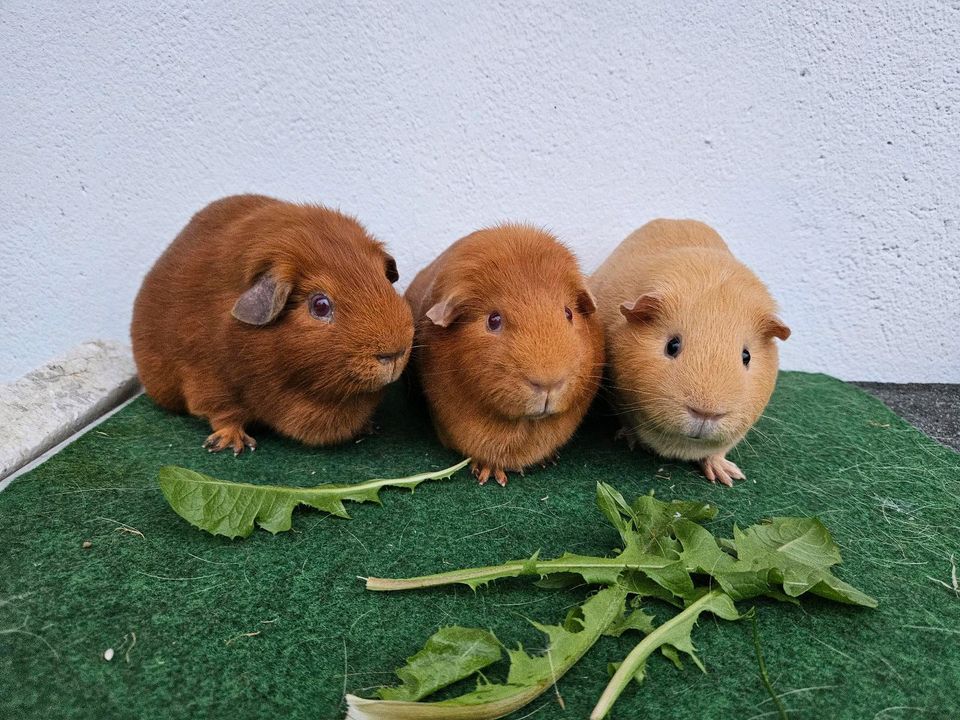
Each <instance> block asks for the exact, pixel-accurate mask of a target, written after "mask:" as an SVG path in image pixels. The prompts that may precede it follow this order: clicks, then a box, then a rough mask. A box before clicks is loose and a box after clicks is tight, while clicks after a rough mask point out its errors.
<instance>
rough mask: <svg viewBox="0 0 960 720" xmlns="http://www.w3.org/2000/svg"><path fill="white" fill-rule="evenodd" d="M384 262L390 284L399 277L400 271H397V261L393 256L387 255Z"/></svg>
mask: <svg viewBox="0 0 960 720" xmlns="http://www.w3.org/2000/svg"><path fill="white" fill-rule="evenodd" d="M384 263H385V269H386V275H387V280H389V281H390V284H391V285H392V284H393V283H395V282H396V281H397V280H399V279H400V273H398V272H397V261H396V260H394V259H393V256H391V255H387V257H386V259H385V261H384Z"/></svg>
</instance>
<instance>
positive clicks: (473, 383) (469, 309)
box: [406, 224, 603, 485]
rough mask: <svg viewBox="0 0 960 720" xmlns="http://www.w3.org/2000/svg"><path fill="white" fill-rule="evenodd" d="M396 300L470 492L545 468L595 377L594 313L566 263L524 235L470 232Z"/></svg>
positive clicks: (522, 231)
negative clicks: (467, 464)
mask: <svg viewBox="0 0 960 720" xmlns="http://www.w3.org/2000/svg"><path fill="white" fill-rule="evenodd" d="M406 298H407V300H408V301H409V302H410V306H411V307H412V309H413V314H414V318H415V320H416V335H415V340H414V342H415V348H416V349H415V350H414V360H413V365H414V366H415V367H416V371H417V376H418V378H419V381H420V385H421V386H422V388H423V391H424V395H425V396H426V399H427V404H428V406H429V408H430V413H431V416H432V419H433V424H434V427H435V428H436V431H437V435H438V436H439V438H440V441H441V442H442V443H443V444H444V445H446V446H447V447H450V448H453V449H454V450H457V451H458V452H461V453H463V454H465V455H469V456H470V457H471V458H473V472H474V475H475V476H476V477H477V479H478V480H479V481H480V484H481V485H482V484H483V483H485V482H486V481H487V479H488V478H489V477H490V475H491V473H492V474H493V477H494V478H495V479H496V481H497V482H498V483H500V485H505V484H506V483H507V471H511V472H522V471H523V469H524V468H525V467H526V466H528V465H531V464H534V463H544V462H546V461H548V460H552V459H553V458H554V457H555V454H556V451H557V449H558V448H559V447H560V446H561V445H563V444H564V443H565V442H566V441H567V440H569V439H570V436H571V435H572V434H573V432H574V430H575V429H576V428H577V426H578V425H579V424H580V421H581V419H582V418H583V416H584V414H585V413H586V411H587V408H588V407H589V405H590V402H591V400H592V399H593V397H594V395H595V394H596V391H597V388H598V387H599V383H600V379H601V376H602V371H603V334H602V330H601V328H600V323H599V322H598V320H597V317H596V315H595V314H594V311H595V310H596V305H595V304H594V300H593V296H592V295H591V294H590V291H589V290H588V289H587V286H586V279H585V278H584V276H583V275H582V274H581V272H580V269H579V267H578V265H577V261H576V259H575V258H574V256H573V254H572V253H571V252H570V251H569V250H568V249H567V248H566V247H564V246H563V245H561V244H560V242H558V241H557V239H556V238H555V237H553V236H552V235H550V234H549V233H547V232H544V231H543V230H539V229H537V228H535V227H532V226H529V225H518V224H503V225H498V226H496V227H492V228H487V229H484V230H479V231H477V232H475V233H473V234H471V235H468V236H467V237H465V238H462V239H460V240H458V241H457V242H455V243H454V244H453V245H451V246H450V247H449V248H447V249H446V250H445V251H444V252H443V253H442V254H441V255H439V256H438V257H437V258H436V259H435V260H434V261H433V262H432V263H430V265H428V266H427V267H426V268H424V269H423V270H421V271H420V273H419V274H418V275H417V276H416V278H414V280H413V282H412V283H411V284H410V287H409V288H408V289H407V292H406Z"/></svg>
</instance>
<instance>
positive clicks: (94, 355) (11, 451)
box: [0, 341, 139, 488]
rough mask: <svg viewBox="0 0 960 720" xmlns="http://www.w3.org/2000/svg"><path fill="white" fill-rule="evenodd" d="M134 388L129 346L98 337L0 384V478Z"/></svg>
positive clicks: (85, 422) (49, 446)
mask: <svg viewBox="0 0 960 720" xmlns="http://www.w3.org/2000/svg"><path fill="white" fill-rule="evenodd" d="M138 390H139V383H138V382H137V371H136V367H135V366H134V363H133V357H132V356H131V354H130V350H129V348H127V347H125V346H123V345H119V344H117V343H111V342H102V341H94V342H88V343H83V344H82V345H78V346H77V347H75V348H74V349H73V350H71V351H70V352H69V353H67V354H66V355H65V356H64V357H62V358H59V359H56V360H52V361H51V362H49V363H47V364H46V365H44V366H43V367H41V368H38V369H36V370H34V371H33V372H30V373H27V374H26V375H24V376H23V377H22V378H20V379H19V380H17V381H15V382H12V383H10V384H8V385H0V428H3V433H4V440H3V444H2V446H0V480H2V479H3V478H5V477H7V476H8V475H11V474H12V473H13V472H15V471H16V470H17V469H19V468H21V467H23V466H24V465H27V464H28V463H30V462H31V461H33V460H35V459H36V458H38V457H40V456H41V455H42V454H43V453H44V452H46V451H47V450H49V449H50V448H52V447H54V446H55V445H57V444H58V443H60V442H62V441H63V440H65V439H67V438H69V437H70V436H71V435H73V434H74V433H75V432H77V431H78V430H81V429H83V428H85V427H87V426H88V425H90V424H91V423H92V422H94V421H95V420H97V419H99V418H100V417H102V416H103V415H104V413H106V412H108V411H110V410H111V409H113V408H114V407H116V406H117V405H119V404H120V403H122V402H123V401H125V400H127V399H128V398H130V397H131V396H133V395H134V394H136V393H137V391H138ZM3 484H6V483H3ZM3 484H0V488H2V485H3Z"/></svg>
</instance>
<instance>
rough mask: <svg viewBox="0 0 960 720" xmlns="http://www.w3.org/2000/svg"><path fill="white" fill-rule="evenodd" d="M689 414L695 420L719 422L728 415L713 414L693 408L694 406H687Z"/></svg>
mask: <svg viewBox="0 0 960 720" xmlns="http://www.w3.org/2000/svg"><path fill="white" fill-rule="evenodd" d="M687 412H688V413H690V414H691V415H692V416H693V417H694V419H695V420H719V419H720V418H722V417H723V416H725V415H726V414H727V413H725V412H711V411H710V410H704V409H702V408H698V407H693V406H692V405H687Z"/></svg>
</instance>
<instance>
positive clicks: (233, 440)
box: [203, 425, 257, 455]
mask: <svg viewBox="0 0 960 720" xmlns="http://www.w3.org/2000/svg"><path fill="white" fill-rule="evenodd" d="M203 447H205V448H206V449H207V452H220V451H221V450H226V449H227V448H231V449H232V450H233V454H234V455H239V454H240V453H242V452H243V449H244V448H245V447H248V448H250V451H251V452H252V451H254V450H256V449H257V441H256V440H254V439H253V438H252V437H250V436H249V435H247V434H246V433H245V432H244V431H243V426H241V425H229V426H227V427H223V428H220V429H219V430H215V431H214V432H213V433H212V434H211V435H210V436H209V437H207V439H206V440H205V441H204V443H203Z"/></svg>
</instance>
